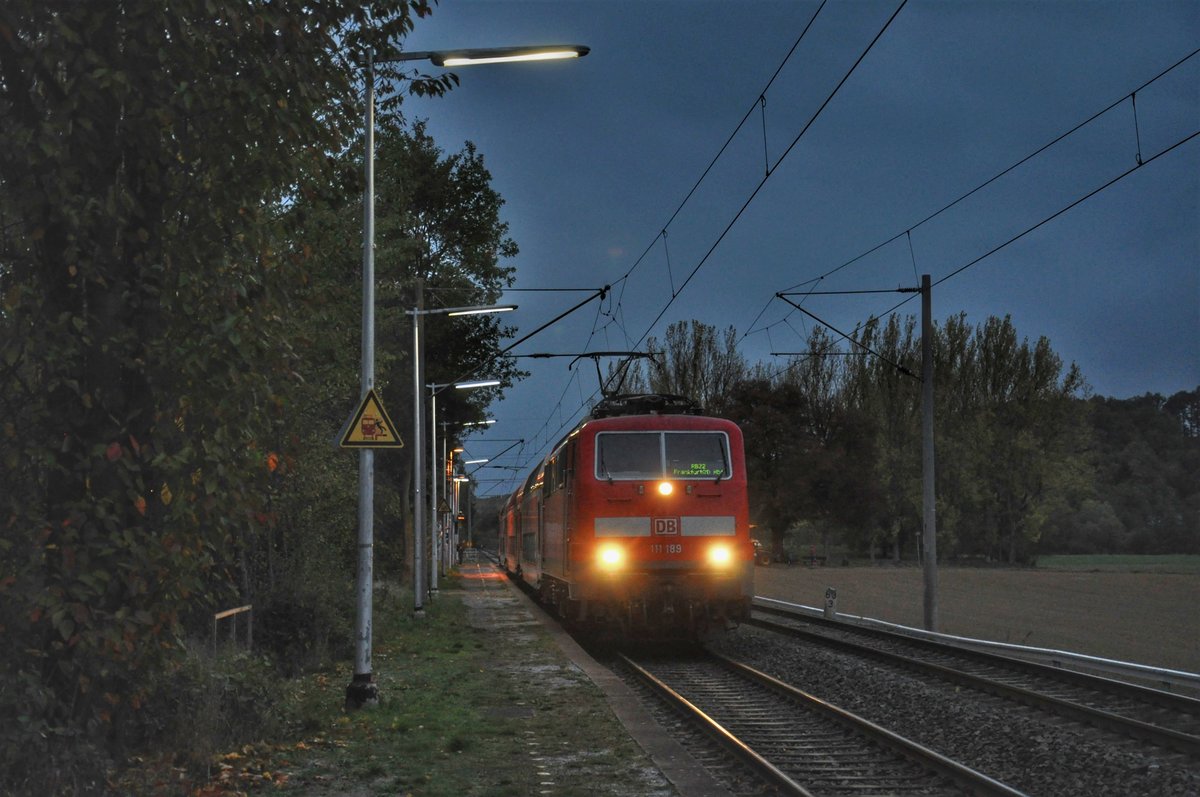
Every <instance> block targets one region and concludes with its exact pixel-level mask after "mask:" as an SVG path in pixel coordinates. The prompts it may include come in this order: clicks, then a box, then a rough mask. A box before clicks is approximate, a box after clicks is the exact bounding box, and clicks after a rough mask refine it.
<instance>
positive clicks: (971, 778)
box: [709, 653, 1023, 797]
mask: <svg viewBox="0 0 1200 797" xmlns="http://www.w3.org/2000/svg"><path fill="white" fill-rule="evenodd" d="M709 655H711V656H712V657H713V658H715V659H716V660H717V661H719V662H721V663H722V664H724V665H725V666H726V667H728V668H730V669H731V670H733V671H734V672H736V673H738V674H739V675H742V676H743V677H746V678H750V679H752V680H754V681H757V682H758V683H761V684H763V685H764V686H766V687H767V688H769V689H772V690H774V691H776V692H778V693H780V694H782V695H784V696H786V697H789V698H791V699H792V700H796V701H799V702H801V703H802V704H804V705H807V706H810V707H812V708H815V709H818V710H819V711H821V712H823V713H824V714H826V715H827V716H829V717H832V718H833V719H835V720H837V721H838V722H839V723H841V724H842V725H845V726H846V727H847V728H850V729H851V730H853V731H855V732H857V733H862V734H865V735H867V736H869V737H870V738H872V739H874V740H875V741H877V742H879V743H880V744H882V745H884V746H885V747H888V748H890V749H892V750H894V751H895V752H897V753H899V754H900V755H902V756H904V757H905V758H908V759H909V760H911V761H915V762H916V763H918V764H920V765H921V766H923V767H927V768H929V769H931V770H933V771H934V772H936V773H938V774H940V775H942V776H943V777H945V778H947V779H949V780H951V781H953V782H954V783H955V784H957V785H958V786H961V787H962V788H963V789H965V790H966V791H967V793H968V794H976V795H1003V797H1016V796H1017V795H1022V794H1023V792H1020V791H1017V790H1016V789H1014V788H1012V787H1011V786H1008V785H1006V784H1004V783H1001V782H1000V781H998V780H995V779H994V778H990V777H988V776H987V775H984V774H983V773H981V772H978V771H976V770H974V769H971V768H970V767H968V766H966V765H964V764H961V763H959V762H958V761H955V760H954V759H952V758H947V757H946V756H944V755H942V754H941V753H939V752H937V751H936V750H933V749H930V748H928V747H926V746H924V745H922V744H919V743H917V742H914V741H913V740H911V739H908V738H905V737H903V736H900V735H899V734H897V733H893V732H892V731H889V730H888V729H887V728H884V727H883V726H881V725H876V724H875V723H873V722H871V721H870V720H867V719H864V718H862V717H859V716H858V715H856V714H853V713H851V712H849V711H847V710H845V709H843V708H839V707H838V706H835V705H833V704H832V703H828V702H826V701H824V700H822V699H820V698H819V697H815V696H813V695H810V694H808V693H807V692H804V691H802V690H800V689H797V688H796V687H794V686H792V685H791V684H788V683H785V682H783V681H780V680H779V679H778V678H775V677H773V676H771V675H768V674H767V673H765V672H762V671H761V670H756V669H754V668H753V667H751V666H749V665H747V664H743V663H742V662H740V661H735V660H733V659H730V658H727V657H725V656H722V655H720V654H719V653H710V654H709Z"/></svg>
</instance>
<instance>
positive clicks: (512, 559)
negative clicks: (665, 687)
mask: <svg viewBox="0 0 1200 797" xmlns="http://www.w3.org/2000/svg"><path fill="white" fill-rule="evenodd" d="M500 559H501V562H502V564H503V565H504V567H505V569H506V570H507V571H508V572H509V574H511V575H513V576H515V577H518V578H520V579H522V580H523V581H525V582H526V583H527V584H529V585H530V586H531V587H532V588H533V589H535V590H536V591H537V592H538V594H539V595H540V596H541V598H542V600H543V601H544V602H545V603H547V604H549V605H551V606H553V607H555V609H556V610H557V611H558V613H559V614H560V615H561V616H562V617H563V618H564V619H565V620H567V621H568V622H570V623H572V624H579V625H585V626H601V627H616V628H619V629H621V630H623V631H624V632H625V633H629V634H637V633H640V632H668V633H669V632H684V633H687V634H692V635H696V634H701V633H703V632H705V631H706V630H710V629H721V628H727V627H730V626H732V625H733V624H734V623H736V622H738V621H741V620H743V619H745V618H746V617H747V616H748V614H749V608H750V599H751V597H752V595H753V593H754V588H753V576H754V546H753V543H752V542H751V540H750V527H749V508H748V504H747V498H746V465H745V459H744V457H743V452H742V434H741V430H739V429H738V427H737V425H735V424H734V423H732V422H731V421H727V420H723V419H721V418H711V417H706V416H703V415H701V414H700V410H699V409H698V408H697V407H696V405H695V404H694V403H692V402H691V401H689V400H687V399H685V398H682V397H679V396H666V395H657V394H656V395H637V396H614V397H610V398H607V399H605V400H604V401H602V402H600V403H599V404H597V406H596V407H595V408H594V409H593V411H592V414H591V415H590V416H589V417H588V418H586V419H585V420H584V421H583V422H582V423H580V425H579V426H577V427H576V428H575V429H574V430H572V431H571V433H570V434H568V435H567V436H566V437H565V438H563V440H562V441H561V442H560V443H559V444H558V445H557V446H556V447H555V448H554V450H553V451H552V452H551V453H550V455H549V456H548V457H546V459H545V460H544V461H543V462H542V463H541V464H540V465H538V466H537V467H536V468H535V469H534V470H533V472H532V473H530V474H529V478H528V479H526V480H525V483H524V485H523V486H522V487H521V488H519V489H518V490H517V491H516V492H515V493H513V495H512V496H511V497H510V498H509V499H508V501H507V503H506V504H505V507H504V509H503V511H502V513H501V517H500Z"/></svg>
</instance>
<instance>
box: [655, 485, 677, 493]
mask: <svg viewBox="0 0 1200 797" xmlns="http://www.w3.org/2000/svg"><path fill="white" fill-rule="evenodd" d="M673 492H675V485H673V484H671V483H670V482H659V483H658V494H659V495H670V494H671V493H673Z"/></svg>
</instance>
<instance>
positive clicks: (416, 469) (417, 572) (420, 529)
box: [405, 304, 517, 616]
mask: <svg viewBox="0 0 1200 797" xmlns="http://www.w3.org/2000/svg"><path fill="white" fill-rule="evenodd" d="M516 309H517V306H516V305H515V304H510V305H497V306H483V305H475V306H472V307H438V308H433V309H429V310H425V309H422V308H421V307H414V308H413V309H411V310H406V311H405V312H406V313H407V314H408V315H411V316H412V320H413V448H412V451H413V613H414V614H416V615H418V616H421V615H423V614H424V612H425V605H424V594H425V589H424V586H425V585H424V583H423V582H424V575H425V570H424V564H425V562H424V559H425V551H424V548H425V540H424V539H423V538H424V533H425V532H424V529H425V518H424V517H423V515H424V512H425V505H424V502H423V501H422V499H421V490H422V489H423V488H424V486H425V456H424V454H423V453H422V451H421V429H422V427H423V426H424V417H425V409H424V407H423V406H422V403H423V402H422V400H423V398H424V391H423V390H422V389H421V385H422V384H423V382H422V378H421V363H422V360H423V359H424V357H423V356H422V353H421V319H422V318H424V317H425V316H427V315H445V316H458V315H478V314H480V313H506V312H509V311H512V310H516ZM465 384H470V383H465ZM434 456H435V457H436V452H435V454H434ZM435 509H436V507H435ZM435 517H436V515H435ZM433 555H434V556H435V557H436V552H434V554H433Z"/></svg>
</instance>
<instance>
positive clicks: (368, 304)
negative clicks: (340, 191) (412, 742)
mask: <svg viewBox="0 0 1200 797" xmlns="http://www.w3.org/2000/svg"><path fill="white" fill-rule="evenodd" d="M366 82H367V110H366V119H365V120H364V128H365V150H364V153H363V162H364V174H363V178H364V187H363V274H362V282H363V293H362V367H361V372H362V373H361V392H362V395H364V396H365V395H366V394H367V391H368V390H370V389H371V388H372V387H374V386H375V54H374V52H373V51H370V50H368V51H367V74H366ZM374 523H375V451H374V450H373V449H370V448H364V449H362V450H361V451H360V452H359V455H358V574H357V582H356V585H355V588H356V603H355V612H354V627H355V645H354V674H353V677H352V679H351V681H350V685H349V686H347V687H346V706H347V708H351V709H356V708H361V707H363V706H370V705H375V704H377V703H378V702H379V689H378V687H377V686H376V684H375V683H374V677H373V675H372V672H371V598H372V590H373V587H374V572H373V569H374V557H373V552H374V534H375V528H374Z"/></svg>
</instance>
